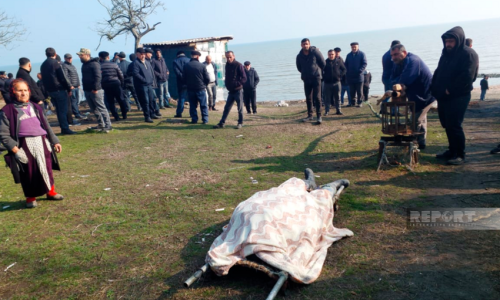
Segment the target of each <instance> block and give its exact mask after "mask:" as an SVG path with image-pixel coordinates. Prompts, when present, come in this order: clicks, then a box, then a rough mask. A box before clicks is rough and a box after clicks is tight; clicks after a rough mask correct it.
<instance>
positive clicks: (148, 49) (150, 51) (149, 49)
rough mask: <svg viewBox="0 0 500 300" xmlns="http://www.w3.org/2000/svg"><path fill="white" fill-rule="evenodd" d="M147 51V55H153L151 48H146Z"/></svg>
mask: <svg viewBox="0 0 500 300" xmlns="http://www.w3.org/2000/svg"><path fill="white" fill-rule="evenodd" d="M145 50H146V53H151V54H153V49H151V48H146V49H145Z"/></svg>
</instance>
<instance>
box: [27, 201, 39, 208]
mask: <svg viewBox="0 0 500 300" xmlns="http://www.w3.org/2000/svg"><path fill="white" fill-rule="evenodd" d="M37 206H38V203H36V200H35V201H32V202H26V208H35V207H37Z"/></svg>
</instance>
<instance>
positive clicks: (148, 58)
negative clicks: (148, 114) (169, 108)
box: [144, 48, 161, 116]
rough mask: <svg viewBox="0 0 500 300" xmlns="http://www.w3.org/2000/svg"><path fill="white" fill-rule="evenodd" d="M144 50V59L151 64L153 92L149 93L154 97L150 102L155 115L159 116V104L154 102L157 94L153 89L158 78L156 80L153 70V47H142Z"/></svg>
mask: <svg viewBox="0 0 500 300" xmlns="http://www.w3.org/2000/svg"><path fill="white" fill-rule="evenodd" d="M144 50H145V51H146V61H148V62H149V64H150V65H151V69H150V71H151V76H153V85H152V87H153V93H152V94H151V95H150V98H152V99H154V100H153V103H152V104H153V105H154V110H155V114H156V115H157V116H161V113H160V106H159V105H158V103H156V98H157V95H156V92H155V90H156V89H157V88H158V80H156V75H155V70H154V63H153V49H151V48H144ZM150 105H151V104H150Z"/></svg>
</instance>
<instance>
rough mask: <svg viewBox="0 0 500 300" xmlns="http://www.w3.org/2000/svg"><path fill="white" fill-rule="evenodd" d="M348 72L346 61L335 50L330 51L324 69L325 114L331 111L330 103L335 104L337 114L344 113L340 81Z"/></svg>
mask: <svg viewBox="0 0 500 300" xmlns="http://www.w3.org/2000/svg"><path fill="white" fill-rule="evenodd" d="M345 73H346V68H345V66H344V62H343V61H342V59H341V58H340V57H337V54H336V52H335V51H334V50H329V51H328V59H327V60H326V61H325V68H324V69H323V80H324V82H325V116H326V115H328V114H329V113H330V105H333V106H335V109H336V110H337V112H336V114H337V115H342V111H341V110H340V81H341V79H342V76H344V75H345Z"/></svg>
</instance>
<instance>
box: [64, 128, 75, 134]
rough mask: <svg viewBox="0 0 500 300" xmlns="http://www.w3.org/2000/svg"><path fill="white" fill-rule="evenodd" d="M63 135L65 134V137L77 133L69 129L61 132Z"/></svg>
mask: <svg viewBox="0 0 500 300" xmlns="http://www.w3.org/2000/svg"><path fill="white" fill-rule="evenodd" d="M61 134H64V135H70V134H76V132H74V131H73V130H71V129H67V130H63V131H61Z"/></svg>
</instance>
